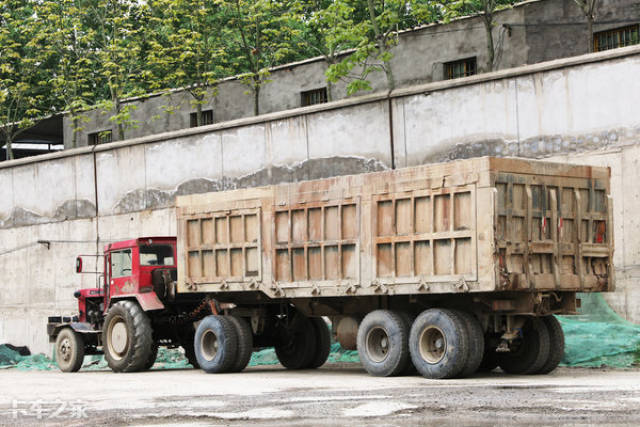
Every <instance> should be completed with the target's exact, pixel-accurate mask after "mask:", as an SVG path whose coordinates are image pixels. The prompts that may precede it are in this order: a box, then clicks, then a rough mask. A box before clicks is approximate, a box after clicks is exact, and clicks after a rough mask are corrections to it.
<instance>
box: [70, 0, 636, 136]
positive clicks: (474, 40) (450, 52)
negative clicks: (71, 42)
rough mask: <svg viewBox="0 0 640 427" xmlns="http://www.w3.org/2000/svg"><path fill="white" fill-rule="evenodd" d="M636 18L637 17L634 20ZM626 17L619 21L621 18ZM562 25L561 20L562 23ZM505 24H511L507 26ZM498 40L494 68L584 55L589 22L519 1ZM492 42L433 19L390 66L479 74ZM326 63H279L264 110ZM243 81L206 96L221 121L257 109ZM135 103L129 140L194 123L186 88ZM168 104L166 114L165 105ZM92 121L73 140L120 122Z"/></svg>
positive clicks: (479, 27) (417, 72) (620, 10)
mask: <svg viewBox="0 0 640 427" xmlns="http://www.w3.org/2000/svg"><path fill="white" fill-rule="evenodd" d="M596 15H597V21H598V22H603V23H601V24H596V25H595V26H594V31H602V30H605V29H610V28H615V27H620V26H624V25H626V24H625V23H624V22H625V21H629V22H640V1H639V0H602V1H599V2H598V8H597V14H596ZM634 19H635V20H636V21H633V20H634ZM620 21H622V22H620ZM560 24H561V25H560ZM505 25H506V26H508V29H507V27H505ZM493 38H494V43H495V47H496V48H495V50H496V60H495V69H507V68H512V67H517V66H520V65H524V64H534V63H538V62H541V61H548V60H553V59H558V58H564V57H569V56H574V55H581V54H584V53H587V52H588V51H589V50H588V45H589V37H588V33H587V27H586V21H585V19H584V17H583V15H582V12H581V11H580V9H579V7H578V6H577V5H576V3H575V1H574V0H541V1H537V0H534V1H528V2H523V3H520V4H519V5H517V6H515V7H514V8H512V9H507V10H503V11H500V12H498V13H496V15H495V25H494V29H493ZM486 46H487V42H486V33H485V28H484V24H483V22H482V19H481V18H480V17H470V18H464V19H459V20H455V21H453V22H451V23H449V24H446V25H430V26H426V27H424V28H421V29H417V30H415V31H405V32H402V33H401V34H400V36H399V43H398V46H396V47H395V48H394V49H393V59H392V61H391V64H392V69H393V71H394V75H395V79H396V87H406V86H410V85H416V84H423V83H429V82H434V81H440V80H443V79H444V63H446V62H450V61H455V60H460V59H464V58H469V57H476V59H477V66H478V72H484V71H487V69H488V54H487V48H486ZM326 69H327V64H326V63H325V62H324V60H322V59H321V58H316V59H315V60H307V61H302V62H300V63H295V64H288V65H285V66H280V67H277V68H275V69H274V70H273V72H272V75H271V77H270V80H271V82H270V83H268V84H266V85H265V86H264V87H263V88H262V91H261V93H260V111H261V113H262V114H264V113H272V112H275V111H283V110H288V109H291V108H297V107H299V106H300V105H301V95H300V93H301V92H302V91H307V90H312V89H318V88H322V87H325V86H327V83H326V78H325V75H324V73H325V71H326ZM368 78H369V79H370V80H371V85H372V89H373V92H381V91H385V90H387V83H386V77H385V75H384V74H383V73H382V72H374V73H372V74H370V75H369V76H368ZM346 84H347V82H344V81H341V82H338V83H337V84H335V85H333V87H332V90H331V92H332V95H333V99H334V100H339V99H345V98H347V94H346ZM248 90H249V88H248V87H247V86H245V85H243V84H242V83H241V82H239V81H238V80H235V79H233V78H231V79H227V80H225V81H223V82H221V83H220V85H219V87H218V93H217V96H211V97H208V99H207V100H206V105H205V106H204V109H213V111H214V120H215V122H216V123H219V122H224V121H227V120H233V119H238V118H242V117H250V116H252V115H253V95H252V94H250V93H247V92H248ZM132 102H133V103H135V105H136V106H137V109H136V110H135V111H134V112H133V113H132V117H133V119H134V120H135V121H136V122H137V124H136V127H134V128H131V129H128V130H127V133H126V137H127V138H138V137H141V136H145V135H152V134H156V133H160V132H166V131H172V130H178V129H184V128H187V127H189V113H190V112H193V111H195V108H194V106H193V104H192V98H191V97H190V95H189V94H188V93H186V92H176V93H173V94H171V95H165V96H162V95H161V96H152V97H148V98H140V99H137V100H135V101H132ZM167 109H168V110H171V111H172V113H170V114H168V113H167V112H166V111H167ZM86 116H87V117H86V118H87V122H85V123H83V125H82V128H83V129H82V130H81V131H80V132H78V134H77V144H76V145H75V146H84V145H87V141H88V138H87V135H88V134H89V133H93V132H97V131H102V130H105V129H112V131H113V136H114V140H115V139H116V137H117V135H116V133H117V132H116V128H115V126H113V125H112V124H111V123H110V122H109V121H108V118H109V114H107V113H105V112H102V111H91V112H88V113H87V114H86ZM64 128H65V131H64V133H65V135H64V141H65V147H66V148H70V147H72V146H74V145H73V144H72V142H73V132H72V129H73V127H72V126H71V123H70V121H69V118H68V117H65V124H64Z"/></svg>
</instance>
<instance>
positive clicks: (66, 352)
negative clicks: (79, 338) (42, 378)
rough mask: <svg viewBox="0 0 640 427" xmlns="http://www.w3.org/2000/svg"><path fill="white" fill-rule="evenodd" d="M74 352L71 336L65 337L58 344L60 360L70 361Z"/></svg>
mask: <svg viewBox="0 0 640 427" xmlns="http://www.w3.org/2000/svg"><path fill="white" fill-rule="evenodd" d="M72 352H73V347H72V344H71V340H70V339H69V337H64V338H63V339H62V341H60V344H58V360H60V361H62V362H65V363H68V362H69V360H70V359H71V353H72Z"/></svg>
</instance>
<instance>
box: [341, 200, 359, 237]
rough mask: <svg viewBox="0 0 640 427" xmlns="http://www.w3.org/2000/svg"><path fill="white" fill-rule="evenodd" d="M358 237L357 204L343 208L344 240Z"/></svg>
mask: <svg viewBox="0 0 640 427" xmlns="http://www.w3.org/2000/svg"><path fill="white" fill-rule="evenodd" d="M357 236H358V218H357V209H356V205H355V204H351V205H343V206H342V239H355V238H356V237H357Z"/></svg>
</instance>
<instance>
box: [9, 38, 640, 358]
mask: <svg viewBox="0 0 640 427" xmlns="http://www.w3.org/2000/svg"><path fill="white" fill-rule="evenodd" d="M639 74H640V47H632V48H626V49H618V50H615V51H610V52H605V53H600V54H592V55H587V56H584V57H578V58H571V59H563V60H559V61H554V62H549V63H543V64H538V65H533V66H527V67H522V68H517V69H511V70H504V71H499V72H495V73H489V74H484V75H479V76H473V77H470V78H467V79H459V80H456V81H446V82H435V83H429V84H425V85H419V86H413V87H410V88H404V89H399V90H396V91H394V92H393V93H391V94H376V95H369V96H365V97H361V98H353V99H348V100H343V101H339V102H335V103H330V104H323V105H318V106H312V107H307V108H302V109H296V110H291V111H286V112H280V113H272V114H269V115H264V116H261V117H258V118H250V119H242V120H236V121H230V122H227V123H222V124H216V125H211V126H206V127H201V128H196V129H190V130H183V131H177V132H172V133H166V134H159V135H155V136H149V137H144V138H139V139H135V140H129V141H122V142H117V143H112V144H106V145H101V146H97V147H85V148H79V149H75V150H67V151H65V152H63V153H59V154H54V155H45V156H41V157H35V158H33V157H32V158H27V159H21V160H16V161H13V162H4V163H2V164H0V182H2V183H3V185H2V186H0V278H2V283H3V287H2V290H1V291H0V342H5V341H6V342H11V343H14V344H26V345H28V346H30V347H31V348H32V350H34V351H44V350H46V349H47V341H46V340H47V337H46V334H45V322H46V316H47V315H51V314H54V313H63V314H70V313H73V312H74V310H75V300H74V299H73V297H72V293H73V290H74V289H76V288H78V287H88V286H93V285H94V284H95V278H94V277H92V276H88V275H85V276H81V275H76V274H75V273H74V272H73V266H74V259H75V256H76V255H77V254H80V253H95V251H96V248H97V247H98V248H101V247H102V246H103V245H104V244H105V243H106V242H109V241H114V240H121V239H126V238H134V237H139V236H144V235H175V233H176V229H175V227H176V225H175V216H174V215H175V213H174V209H173V208H172V207H173V204H174V197H175V195H176V194H191V193H198V192H206V191H219V190H224V189H231V188H239V187H252V186H259V185H266V184H274V183H280V182H287V181H298V180H306V179H314V178H322V177H328V176H335V175H344V174H354V173H362V172H368V171H376V170H382V169H387V168H391V167H393V166H394V165H395V166H396V167H404V166H411V165H416V164H422V163H426V162H434V161H443V160H449V159H455V158H464V157H474V156H480V155H488V154H491V155H499V156H507V155H518V156H523V157H530V158H547V157H551V158H555V159H562V160H568V161H576V162H585V163H596V164H607V165H610V166H611V167H612V168H613V184H614V186H613V194H614V197H615V227H616V230H615V231H616V235H615V239H616V240H615V242H616V247H617V250H616V255H615V262H616V272H617V277H618V291H617V292H616V293H615V294H613V295H611V296H610V297H609V299H610V301H611V302H612V304H613V306H614V307H615V308H616V309H617V310H618V312H619V313H621V314H622V315H624V316H625V317H627V318H629V319H632V320H634V321H637V322H640V309H639V308H638V307H640V304H638V302H639V301H640V300H639V299H638V298H640V295H639V294H638V291H637V290H636V289H638V277H639V274H638V271H637V267H636V266H637V265H640V239H638V238H636V237H635V236H640V229H639V227H640V222H639V221H637V220H636V219H635V212H636V211H637V209H638V208H640V206H638V207H636V205H638V203H639V202H638V200H640V187H638V186H637V185H635V183H636V182H638V181H640V180H635V179H634V178H635V175H636V174H638V172H637V170H638V169H637V167H636V166H637V165H636V163H637V162H638V161H640V116H638V115H637V114H635V113H634V110H633V109H632V108H629V106H630V105H635V103H636V101H637V99H638V96H640V80H638V79H637V76H638V75H639ZM602 76H616V78H615V79H614V78H602ZM38 241H48V242H49V247H47V245H45V244H42V243H38Z"/></svg>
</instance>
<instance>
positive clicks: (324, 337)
mask: <svg viewBox="0 0 640 427" xmlns="http://www.w3.org/2000/svg"><path fill="white" fill-rule="evenodd" d="M311 323H312V325H313V329H314V331H315V336H316V352H315V354H314V355H313V358H312V359H311V363H310V364H309V366H308V367H309V368H311V369H316V368H319V367H320V366H322V365H324V363H325V362H326V361H327V359H328V358H329V353H330V352H331V332H329V327H328V326H327V322H325V321H324V319H323V318H322V317H312V318H311Z"/></svg>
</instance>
